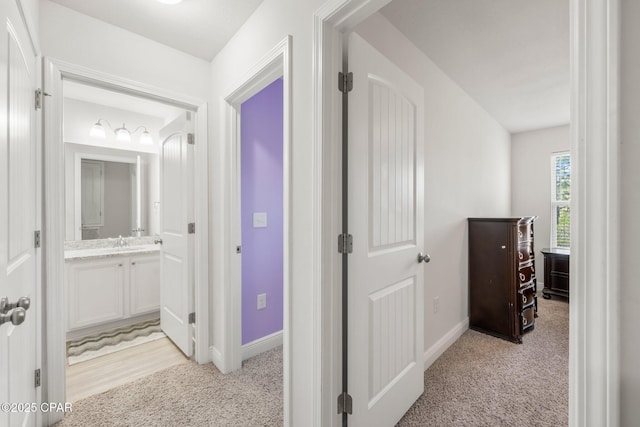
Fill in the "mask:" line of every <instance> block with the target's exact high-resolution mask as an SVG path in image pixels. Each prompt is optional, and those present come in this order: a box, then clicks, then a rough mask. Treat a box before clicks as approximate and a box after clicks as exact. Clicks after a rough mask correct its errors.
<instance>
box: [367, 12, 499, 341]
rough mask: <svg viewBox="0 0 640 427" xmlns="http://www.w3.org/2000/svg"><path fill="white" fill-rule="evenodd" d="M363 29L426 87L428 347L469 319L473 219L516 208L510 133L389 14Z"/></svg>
mask: <svg viewBox="0 0 640 427" xmlns="http://www.w3.org/2000/svg"><path fill="white" fill-rule="evenodd" d="M356 31H357V32H358V33H359V34H360V35H361V36H362V37H363V38H365V39H366V40H367V41H368V42H369V43H370V44H372V45H373V46H374V47H375V48H376V49H378V50H379V51H380V52H381V53H382V54H383V55H385V56H386V57H387V58H389V59H390V60H391V61H392V62H394V63H395V64H396V65H398V66H399V67H400V68H402V69H403V70H404V71H405V72H406V73H407V74H409V75H410V76H411V77H412V78H413V79H414V80H415V81H416V82H418V83H419V84H421V85H422V86H423V87H424V93H425V99H424V102H425V117H424V120H425V142H424V143H425V250H426V251H427V252H428V253H430V254H431V262H430V263H429V264H428V265H427V266H426V267H425V318H424V322H425V337H424V338H425V341H424V344H425V350H428V349H429V348H431V347H432V346H433V345H434V344H435V343H436V342H437V341H438V340H439V339H441V338H442V337H443V336H444V335H445V334H446V333H447V332H449V331H451V330H453V329H454V328H456V327H457V326H458V325H460V324H461V323H463V322H464V321H465V320H466V319H467V317H468V276H467V272H468V253H467V238H468V235H467V218H468V217H493V216H496V217H501V216H508V215H509V214H510V202H511V201H510V195H511V176H510V169H511V167H510V163H511V157H510V155H511V154H510V146H511V145H510V136H509V133H508V132H507V131H506V130H505V129H504V128H503V127H502V126H501V125H500V124H498V122H496V121H495V119H493V118H492V117H491V116H490V115H489V114H488V113H487V112H486V111H485V110H483V109H482V108H481V107H480V106H479V105H478V104H477V103H476V102H475V101H474V100H473V99H471V97H469V96H468V95H467V94H466V93H465V92H464V91H463V90H462V89H461V88H460V87H458V86H457V85H456V84H455V83H454V82H453V81H452V80H451V79H450V78H449V77H447V76H446V75H445V74H444V73H443V72H442V71H441V70H440V69H439V68H438V67H437V66H436V65H435V64H434V63H433V62H432V61H431V60H430V59H429V58H428V57H426V56H425V55H424V54H423V53H422V52H421V51H420V50H418V48H416V47H415V46H414V45H412V44H411V42H410V41H409V40H408V39H407V38H406V37H405V36H404V35H402V34H401V33H400V31H398V29H396V28H395V27H393V26H392V25H391V23H390V22H389V21H388V20H387V19H386V18H384V17H383V16H382V15H380V14H375V15H373V16H372V17H371V18H369V19H368V20H367V21H365V22H364V23H362V24H360V26H359V27H358V28H357V30H356ZM435 297H439V298H440V308H439V311H438V313H437V314H434V310H433V298H435Z"/></svg>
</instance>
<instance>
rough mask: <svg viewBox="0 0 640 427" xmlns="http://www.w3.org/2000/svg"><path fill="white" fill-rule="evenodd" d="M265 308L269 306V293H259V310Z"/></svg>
mask: <svg viewBox="0 0 640 427" xmlns="http://www.w3.org/2000/svg"><path fill="white" fill-rule="evenodd" d="M263 308H267V294H259V295H258V310H262V309H263Z"/></svg>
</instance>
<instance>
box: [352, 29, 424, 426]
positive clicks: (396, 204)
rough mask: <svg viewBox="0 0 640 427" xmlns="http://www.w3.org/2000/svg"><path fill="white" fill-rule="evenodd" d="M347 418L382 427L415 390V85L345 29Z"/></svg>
mask: <svg viewBox="0 0 640 427" xmlns="http://www.w3.org/2000/svg"><path fill="white" fill-rule="evenodd" d="M349 68H350V70H351V71H352V73H353V88H352V90H351V92H350V93H349V95H348V97H349V105H348V113H349V123H348V141H349V149H348V150H349V151H348V158H349V161H348V166H349V173H348V182H349V184H348V191H349V213H348V215H349V216H348V220H349V230H350V233H351V234H352V236H353V242H352V245H353V252H352V253H351V254H350V255H349V257H350V258H349V260H350V262H349V293H348V311H349V314H348V324H349V327H348V337H349V340H348V393H349V395H350V396H351V398H352V408H351V409H352V414H351V415H350V416H349V425H350V426H372V425H379V426H392V425H394V424H395V423H396V422H397V421H398V420H400V418H401V417H402V415H403V414H404V413H405V412H406V411H407V410H408V409H409V408H410V407H411V405H412V404H413V403H414V402H415V400H416V399H417V398H418V397H419V396H420V395H421V394H422V392H423V387H424V386H423V371H424V362H423V358H424V356H423V354H424V348H423V340H424V323H423V317H424V296H423V295H424V274H423V269H424V262H425V261H427V262H428V256H423V255H422V253H421V252H422V251H423V250H424V248H423V243H424V225H423V224H424V217H423V212H424V209H423V198H424V197H423V191H424V154H423V143H424V136H423V120H424V119H423V118H424V109H423V99H424V98H423V96H424V95H423V88H422V86H420V85H419V84H417V83H416V82H415V81H413V80H412V79H411V78H410V77H409V76H407V75H406V74H405V73H404V72H403V71H402V70H400V69H399V68H398V67H397V66H396V65H394V64H393V63H392V62H391V61H389V60H388V59H387V58H386V57H384V56H383V55H382V54H381V53H379V52H378V51H377V50H375V49H374V48H373V47H372V46H371V45H369V44H368V43H367V42H366V41H365V40H363V39H362V38H361V37H360V36H359V35H357V34H355V33H353V34H351V35H350V36H349Z"/></svg>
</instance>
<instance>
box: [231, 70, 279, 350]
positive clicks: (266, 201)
mask: <svg viewBox="0 0 640 427" xmlns="http://www.w3.org/2000/svg"><path fill="white" fill-rule="evenodd" d="M282 85H283V80H282V78H278V79H277V80H275V81H274V82H272V83H269V84H268V85H267V86H266V87H265V88H264V89H262V90H260V92H258V93H256V94H255V95H253V96H252V97H251V98H249V99H247V100H246V101H244V102H243V103H242V104H241V105H240V139H241V142H240V151H239V153H240V162H239V163H240V183H239V188H240V216H241V249H240V256H241V258H242V261H241V264H242V267H241V268H242V272H241V287H242V360H245V359H248V358H250V357H253V356H255V355H257V354H260V353H262V352H264V351H267V350H270V349H272V348H274V347H277V346H280V345H282V327H283V318H282V316H283V305H282V304H283V290H284V288H283V274H284V270H283V268H284V260H283V254H284V241H283V238H284V234H283V225H284V224H283V164H282V162H283V152H282V149H283V145H282V142H283V141H282V132H283V117H282V113H283V110H282V103H283V87H282Z"/></svg>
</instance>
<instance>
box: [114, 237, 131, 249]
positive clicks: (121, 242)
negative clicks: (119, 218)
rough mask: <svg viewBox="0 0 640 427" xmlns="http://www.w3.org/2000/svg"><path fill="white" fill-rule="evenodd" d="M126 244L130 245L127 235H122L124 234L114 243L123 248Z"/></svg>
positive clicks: (115, 246)
mask: <svg viewBox="0 0 640 427" xmlns="http://www.w3.org/2000/svg"><path fill="white" fill-rule="evenodd" d="M125 246H129V242H128V241H127V239H126V238H125V237H122V235H120V236H118V239H117V240H116V243H115V244H114V245H113V247H114V248H118V247H119V248H123V247H125Z"/></svg>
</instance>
